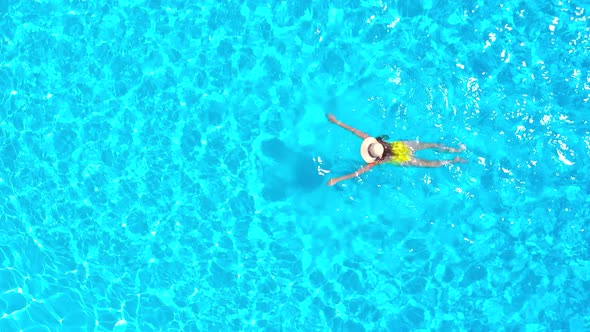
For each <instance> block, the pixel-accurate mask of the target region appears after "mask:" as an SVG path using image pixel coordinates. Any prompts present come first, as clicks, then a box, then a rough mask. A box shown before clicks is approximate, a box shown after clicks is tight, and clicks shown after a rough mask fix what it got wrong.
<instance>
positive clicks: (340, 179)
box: [328, 163, 378, 186]
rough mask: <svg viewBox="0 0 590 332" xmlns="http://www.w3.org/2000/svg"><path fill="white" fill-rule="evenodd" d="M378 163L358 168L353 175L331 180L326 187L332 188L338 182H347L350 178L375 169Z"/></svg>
mask: <svg viewBox="0 0 590 332" xmlns="http://www.w3.org/2000/svg"><path fill="white" fill-rule="evenodd" d="M377 164H378V163H373V164H366V165H364V166H363V167H361V168H359V169H358V170H357V171H356V172H354V173H350V174H347V175H343V176H340V177H337V178H334V179H331V180H330V181H328V186H333V185H335V184H336V183H338V182H340V181H344V180H348V179H350V178H353V177H355V176H359V175H361V174H363V173H365V172H367V171H369V170H371V168H373V167H375V165H377Z"/></svg>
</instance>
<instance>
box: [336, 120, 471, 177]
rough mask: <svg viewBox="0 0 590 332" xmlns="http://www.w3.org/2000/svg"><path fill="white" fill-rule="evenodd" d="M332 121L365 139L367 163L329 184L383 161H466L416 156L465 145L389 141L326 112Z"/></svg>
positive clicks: (410, 163) (433, 163)
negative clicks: (431, 150)
mask: <svg viewBox="0 0 590 332" xmlns="http://www.w3.org/2000/svg"><path fill="white" fill-rule="evenodd" d="M326 116H327V117H328V120H330V122H332V123H334V124H337V125H339V126H340V127H342V128H344V129H347V130H350V131H351V132H352V133H353V134H355V135H357V136H358V137H360V138H362V139H363V143H362V144H361V156H362V157H363V160H364V161H365V162H366V163H367V164H366V165H364V166H362V167H361V168H359V169H358V170H357V171H356V172H354V173H350V174H347V175H344V176H340V177H337V178H334V179H331V180H330V181H328V185H329V186H333V185H335V184H336V183H338V182H340V181H343V180H348V179H350V178H352V177H355V176H359V175H361V174H363V173H365V172H367V171H369V170H371V168H373V167H375V165H379V164H383V163H391V164H394V165H398V166H415V167H440V166H444V165H448V164H453V163H465V162H467V161H466V160H465V159H462V158H459V157H455V158H454V159H451V160H425V159H419V158H416V157H414V152H415V151H419V150H426V149H438V150H439V151H443V152H451V153H459V152H462V151H463V150H464V149H465V146H464V145H461V147H460V148H458V149H455V148H451V147H448V146H445V145H442V144H437V143H421V142H418V141H395V142H387V141H385V140H386V139H389V137H387V136H379V137H376V138H375V137H371V136H369V135H367V134H365V133H363V132H362V131H360V130H357V129H355V128H353V127H351V126H349V125H347V124H345V123H342V122H340V121H338V120H337V119H336V117H335V116H334V115H332V114H326Z"/></svg>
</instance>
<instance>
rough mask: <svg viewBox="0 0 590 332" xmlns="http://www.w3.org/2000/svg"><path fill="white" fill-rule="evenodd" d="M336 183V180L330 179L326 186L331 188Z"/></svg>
mask: <svg viewBox="0 0 590 332" xmlns="http://www.w3.org/2000/svg"><path fill="white" fill-rule="evenodd" d="M336 182H338V181H336V179H330V181H328V183H327V185H328V186H333V185H335V184H336Z"/></svg>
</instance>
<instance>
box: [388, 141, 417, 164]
mask: <svg viewBox="0 0 590 332" xmlns="http://www.w3.org/2000/svg"><path fill="white" fill-rule="evenodd" d="M391 150H392V151H393V157H392V158H391V159H390V160H389V162H390V163H393V164H403V163H405V162H407V161H409V160H410V159H411V158H412V150H410V148H409V147H407V146H406V145H405V144H404V143H402V142H393V143H391Z"/></svg>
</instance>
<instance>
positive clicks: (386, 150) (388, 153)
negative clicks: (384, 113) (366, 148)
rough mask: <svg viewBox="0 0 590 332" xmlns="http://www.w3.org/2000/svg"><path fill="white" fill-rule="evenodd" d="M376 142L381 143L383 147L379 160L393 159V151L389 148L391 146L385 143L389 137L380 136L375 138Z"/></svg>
mask: <svg viewBox="0 0 590 332" xmlns="http://www.w3.org/2000/svg"><path fill="white" fill-rule="evenodd" d="M376 139H377V142H379V143H381V145H383V148H384V150H383V156H382V157H381V158H380V160H383V159H387V158H389V157H393V156H394V153H393V149H392V148H391V144H389V143H387V142H386V141H385V140H386V139H389V136H387V135H380V136H377V137H376Z"/></svg>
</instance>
